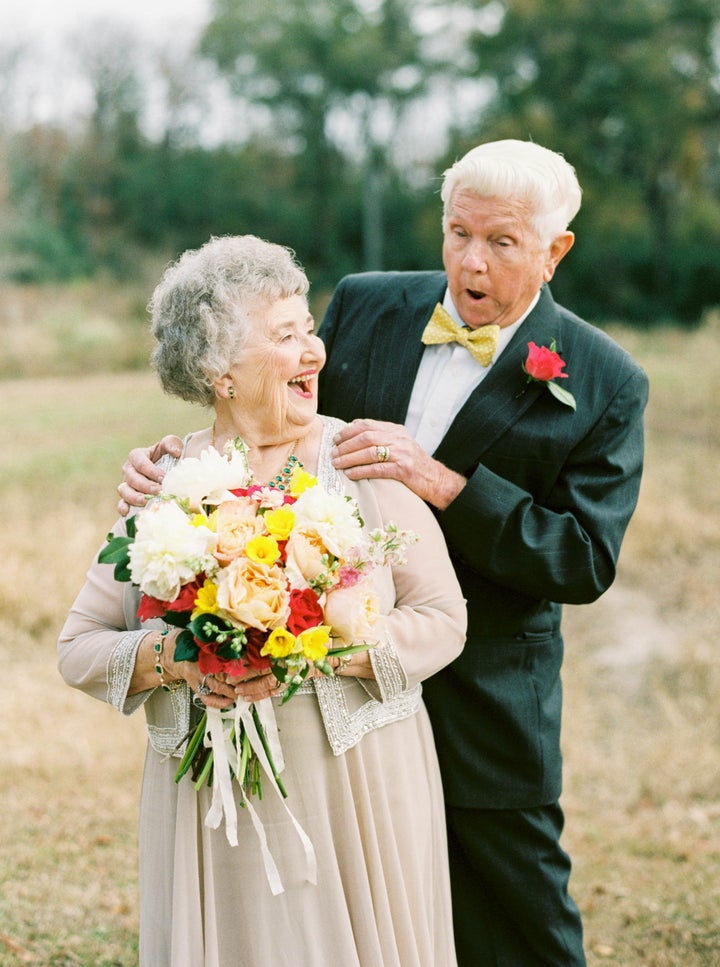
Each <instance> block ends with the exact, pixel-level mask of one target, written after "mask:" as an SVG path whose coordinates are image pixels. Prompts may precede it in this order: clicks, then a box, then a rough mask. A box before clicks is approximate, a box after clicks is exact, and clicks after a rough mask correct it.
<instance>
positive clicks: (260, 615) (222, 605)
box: [217, 557, 290, 631]
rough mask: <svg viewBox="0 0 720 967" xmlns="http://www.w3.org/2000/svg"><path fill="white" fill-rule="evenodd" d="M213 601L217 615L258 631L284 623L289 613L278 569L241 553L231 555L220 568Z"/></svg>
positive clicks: (286, 592) (286, 593) (287, 594)
mask: <svg viewBox="0 0 720 967" xmlns="http://www.w3.org/2000/svg"><path fill="white" fill-rule="evenodd" d="M217 603H218V609H219V613H220V614H221V615H222V614H223V612H224V613H225V614H226V615H227V617H228V618H229V620H231V621H234V622H239V623H240V624H241V625H249V626H250V627H251V628H259V629H260V630H261V631H267V630H268V629H270V628H278V627H279V626H280V625H283V624H285V622H286V621H287V619H288V616H289V614H290V594H289V592H288V589H287V584H286V581H285V575H284V574H283V571H282V569H281V568H279V567H277V565H272V566H269V565H267V564H260V563H258V562H256V561H251V560H249V559H248V558H245V557H238V558H235V560H233V561H231V562H230V564H228V566H227V567H225V568H223V569H222V570H221V571H220V574H219V575H218V592H217Z"/></svg>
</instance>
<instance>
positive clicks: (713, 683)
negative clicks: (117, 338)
mask: <svg viewBox="0 0 720 967" xmlns="http://www.w3.org/2000/svg"><path fill="white" fill-rule="evenodd" d="M110 328H112V327H110ZM113 331H114V330H113ZM614 335H615V336H616V338H618V340H619V341H620V342H621V343H623V344H624V345H626V346H627V347H628V348H629V349H630V350H631V351H632V352H633V354H634V355H635V356H636V358H637V359H639V360H640V362H641V363H642V364H643V365H644V366H645V367H646V369H647V370H648V373H649V374H650V377H651V385H652V398H651V404H650V408H649V411H648V460H647V471H646V476H645V480H644V483H643V488H642V493H641V499H640V504H639V507H638V511H637V513H636V516H635V518H634V519H633V522H632V524H631V528H630V531H629V533H628V537H627V540H626V544H625V547H624V550H623V555H622V558H621V566H620V573H619V577H618V580H617V582H616V585H615V586H614V587H613V588H612V589H611V591H610V592H608V594H607V595H606V596H605V597H604V598H603V599H601V600H600V601H599V602H597V604H595V605H593V606H591V607H586V608H571V609H568V611H567V614H566V623H565V631H566V641H567V657H566V665H565V675H564V679H565V694H566V706H565V707H566V712H565V721H564V738H563V742H564V749H565V758H566V767H565V770H566V789H565V794H564V805H565V809H566V814H567V828H566V840H565V842H566V846H567V848H568V850H569V851H570V853H571V855H572V857H573V859H574V864H575V873H574V881H573V882H574V894H575V896H576V898H577V900H578V902H579V904H580V906H581V908H582V911H583V914H584V919H585V924H586V936H587V948H588V958H589V963H590V964H591V965H592V967H598V965H602V964H616V965H624V967H669V965H673V967H701V965H702V967H709V965H716V964H720V660H719V659H718V653H717V646H716V640H717V631H718V627H719V626H720V621H719V620H718V619H719V616H720V609H719V607H718V584H719V578H720V486H719V485H718V469H719V463H720V461H719V460H718V452H719V449H720V430H719V429H718V422H717V420H716V417H715V414H714V407H713V405H712V403H713V392H714V389H715V386H716V384H717V366H716V361H715V360H716V355H717V354H716V346H717V344H718V340H719V339H720V326H719V325H718V322H717V320H716V321H713V320H710V321H708V322H707V324H706V325H705V326H704V327H703V328H702V329H700V330H698V331H696V332H694V333H692V334H690V335H689V336H681V334H680V333H679V332H676V331H674V330H669V329H668V330H662V331H658V332H656V333H653V334H647V333H645V334H638V333H636V332H633V331H628V330H624V329H620V328H618V329H617V330H616V331H615V332H614ZM24 338H28V337H27V334H26V335H25V337H24ZM15 350H16V352H17V358H18V359H20V358H22V353H21V352H20V351H19V350H17V346H15ZM52 351H56V350H51V349H48V354H49V356H50V355H51V352H52ZM48 358H49V357H48ZM96 365H97V361H96V360H95V357H94V356H93V362H92V364H88V365H87V366H85V367H76V368H75V370H74V372H73V373H68V374H66V375H62V376H39V375H36V376H29V377H28V376H26V378H23V379H6V380H4V381H0V404H1V405H0V444H1V445H0V493H1V494H2V506H3V508H4V515H3V528H2V554H1V555H0V579H1V581H2V587H3V607H2V608H0V632H1V634H2V638H1V640H2V646H1V647H2V655H3V659H4V674H3V676H2V683H3V700H2V723H3V736H4V741H3V742H2V744H1V745H0V768H1V769H2V776H3V779H2V790H3V792H2V804H3V808H2V809H0V841H2V844H3V848H2V850H1V851H0V869H1V880H2V894H1V896H0V963H2V964H3V965H6V967H19V965H27V964H30V965H42V967H71V965H72V967H76V965H83V967H111V965H112V967H131V965H133V964H136V962H137V954H136V941H135V937H136V930H137V896H136V889H137V872H136V867H137V855H136V839H135V830H136V816H137V807H138V791H139V784H140V775H141V769H142V756H143V748H144V732H143V722H142V721H141V719H140V718H137V719H128V720H125V719H123V718H121V717H120V716H118V715H117V713H116V712H113V711H111V710H110V709H109V708H107V707H105V706H104V705H102V704H101V703H95V702H93V701H92V700H90V699H88V698H86V697H85V696H83V695H80V694H79V693H75V692H73V691H72V690H70V689H68V688H67V687H66V686H65V685H64V684H63V682H62V681H61V680H60V678H59V676H58V674H57V671H56V669H55V641H56V637H57V634H58V631H59V629H60V627H61V625H62V623H63V620H64V616H65V613H66V611H67V609H68V607H69V605H70V604H71V602H72V599H73V597H74V595H75V593H76V591H77V590H78V588H79V586H80V585H81V583H82V580H83V575H84V572H85V569H86V567H87V565H88V563H89V561H90V559H91V557H92V554H93V552H94V550H95V549H96V547H97V546H98V545H99V544H100V542H101V541H102V539H103V537H104V535H105V533H106V531H107V529H108V528H109V526H110V525H111V524H112V521H113V520H114V517H115V502H116V493H115V487H116V484H117V483H118V480H119V475H120V465H121V463H122V460H123V459H124V456H125V454H126V453H127V451H128V449H129V448H130V447H131V446H132V445H135V444H137V443H139V442H145V441H147V442H150V441H152V440H154V439H156V438H157V437H158V436H159V435H162V434H163V433H165V432H170V431H172V430H174V429H188V428H190V427H197V426H201V425H204V424H205V423H206V422H207V420H206V416H205V414H204V413H203V412H202V411H200V410H197V409H196V410H192V409H191V408H189V407H187V406H185V405H183V404H180V403H177V402H173V401H171V400H169V399H167V398H165V397H163V396H162V395H161V393H160V391H159V390H158V389H157V387H156V383H155V379H154V377H153V376H152V375H147V374H145V373H123V372H115V373H105V372H97V371H95V367H96ZM8 371H10V372H21V371H22V370H21V369H17V368H16V369H14V370H13V368H12V367H10V370H8V368H7V367H5V368H4V369H3V372H5V373H6V374H7V373H8ZM268 967H272V965H268ZM368 967H371V965H368ZM438 967H441V965H438ZM479 967H482V965H479Z"/></svg>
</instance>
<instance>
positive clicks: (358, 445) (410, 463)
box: [332, 420, 467, 510]
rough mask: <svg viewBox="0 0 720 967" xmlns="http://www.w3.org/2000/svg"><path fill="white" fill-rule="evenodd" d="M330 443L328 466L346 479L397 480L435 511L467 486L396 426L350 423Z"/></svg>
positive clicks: (393, 424) (358, 421) (456, 474)
mask: <svg viewBox="0 0 720 967" xmlns="http://www.w3.org/2000/svg"><path fill="white" fill-rule="evenodd" d="M334 443H335V446H334V447H333V451H332V464H333V466H334V467H335V468H336V469H337V470H342V471H343V472H344V473H345V476H346V477H348V478H349V479H350V480H363V479H369V478H379V479H383V478H386V479H390V480H399V481H401V483H404V484H405V486H406V487H409V488H410V490H412V491H413V492H414V493H416V494H417V495H418V497H421V498H422V499H423V500H424V501H425V502H426V503H428V504H431V505H432V506H433V507H437V508H438V510H445V508H446V507H447V506H448V505H449V504H450V503H452V501H453V500H454V499H455V498H456V497H457V495H458V494H459V493H460V491H461V490H462V489H463V487H464V486H465V484H466V483H467V480H466V479H465V477H463V476H461V475H460V474H459V473H455V471H454V470H450V469H449V468H448V467H446V466H445V465H444V464H442V463H440V462H439V461H438V460H434V459H433V458H432V457H431V456H430V455H429V454H428V453H426V452H425V450H423V449H422V447H421V446H420V445H419V444H418V443H416V442H415V440H414V439H413V438H412V437H411V436H410V434H409V433H408V431H407V430H406V429H405V427H404V426H402V425H401V424H399V423H387V422H385V421H383V420H353V422H352V423H349V424H348V425H347V426H345V427H343V429H342V430H341V431H340V432H339V433H338V434H337V436H336V437H335V440H334Z"/></svg>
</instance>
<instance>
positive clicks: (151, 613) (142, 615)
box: [137, 594, 168, 621]
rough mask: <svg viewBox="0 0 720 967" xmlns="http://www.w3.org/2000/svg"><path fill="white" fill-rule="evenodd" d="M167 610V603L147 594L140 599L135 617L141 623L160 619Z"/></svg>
mask: <svg viewBox="0 0 720 967" xmlns="http://www.w3.org/2000/svg"><path fill="white" fill-rule="evenodd" d="M167 610H168V603H167V601H160V600H159V598H152V597H150V595H149V594H143V595H141V597H140V604H139V605H138V609H137V616H138V618H139V619H140V620H141V621H149V620H150V619H151V618H162V617H163V615H164V614H165V612H166V611H167Z"/></svg>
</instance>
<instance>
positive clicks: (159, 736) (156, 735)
mask: <svg viewBox="0 0 720 967" xmlns="http://www.w3.org/2000/svg"><path fill="white" fill-rule="evenodd" d="M155 693H157V694H160V695H162V696H163V698H164V699H165V701H167V700H168V699H169V700H170V703H171V706H172V715H173V719H174V724H173V725H172V726H167V727H166V728H163V727H162V726H160V725H155V724H151V723H150V722H148V723H147V731H148V739H149V740H150V745H151V746H152V747H153V749H154V750H155V751H156V752H159V753H160V755H164V756H176V757H177V758H181V757H182V754H183V752H184V751H185V750H184V748H183V746H184V745H185V738H186V737H187V735H188V733H189V732H190V713H191V711H192V706H191V698H192V695H191V692H190V687H189V686H188V684H187V683H186V682H183V684H182V685H181V686H180V688H172V689H170V691H169V692H166V691H164V690H160V691H159V692H158V689H155Z"/></svg>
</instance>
